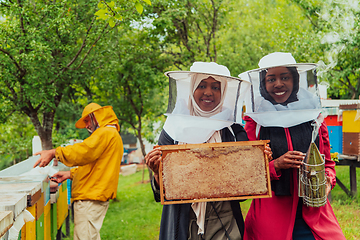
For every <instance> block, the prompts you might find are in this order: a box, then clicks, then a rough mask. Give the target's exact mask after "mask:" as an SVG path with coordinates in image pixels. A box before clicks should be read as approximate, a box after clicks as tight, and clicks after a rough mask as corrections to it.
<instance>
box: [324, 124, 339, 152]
mask: <svg viewBox="0 0 360 240" xmlns="http://www.w3.org/2000/svg"><path fill="white" fill-rule="evenodd" d="M327 128H328V131H329V139H330V146H331V148H330V152H332V153H335V152H337V153H342V150H343V132H342V126H329V125H328V126H327Z"/></svg>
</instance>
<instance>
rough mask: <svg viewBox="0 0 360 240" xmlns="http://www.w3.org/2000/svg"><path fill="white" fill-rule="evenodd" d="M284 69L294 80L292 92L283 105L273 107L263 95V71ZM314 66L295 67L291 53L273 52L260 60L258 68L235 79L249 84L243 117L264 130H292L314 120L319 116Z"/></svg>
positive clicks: (273, 103)
mask: <svg viewBox="0 0 360 240" xmlns="http://www.w3.org/2000/svg"><path fill="white" fill-rule="evenodd" d="M280 66H284V67H287V68H288V69H289V70H290V72H291V73H292V75H293V78H294V88H293V92H292V93H291V95H290V97H289V98H288V100H287V101H285V102H284V103H282V104H280V103H279V104H278V103H276V102H275V101H274V100H273V99H272V98H271V96H269V94H268V93H267V91H266V88H265V74H266V71H267V69H269V68H274V67H280ZM315 68H316V64H312V63H296V61H295V59H294V58H293V56H292V55H291V53H282V52H275V53H271V54H268V55H266V56H264V57H263V58H262V59H260V62H259V68H258V69H253V70H250V71H247V72H244V73H241V74H240V75H239V77H240V78H241V79H244V80H248V81H249V82H251V83H252V86H251V91H250V94H248V96H247V98H246V100H245V102H246V103H245V104H246V115H248V116H249V117H251V118H252V119H253V120H254V121H255V122H256V123H257V124H259V125H260V126H264V127H285V128H288V127H292V126H296V125H298V124H301V123H304V122H308V121H311V120H314V119H316V118H317V117H318V116H319V114H320V112H321V102H320V94H319V89H318V83H317V78H316V71H315Z"/></svg>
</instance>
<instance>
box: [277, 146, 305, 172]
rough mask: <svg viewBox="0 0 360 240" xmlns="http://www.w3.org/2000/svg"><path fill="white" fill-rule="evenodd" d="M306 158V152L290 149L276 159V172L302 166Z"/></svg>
mask: <svg viewBox="0 0 360 240" xmlns="http://www.w3.org/2000/svg"><path fill="white" fill-rule="evenodd" d="M304 159H305V154H304V153H302V152H299V151H288V152H287V153H285V154H284V155H282V156H280V157H279V158H277V159H275V160H274V167H275V170H276V172H278V171H280V170H281V169H289V168H300V166H301V165H302V164H303V160H304Z"/></svg>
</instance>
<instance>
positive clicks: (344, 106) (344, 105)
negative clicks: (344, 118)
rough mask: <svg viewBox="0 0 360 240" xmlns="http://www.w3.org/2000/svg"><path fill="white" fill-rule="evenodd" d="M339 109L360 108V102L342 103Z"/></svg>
mask: <svg viewBox="0 0 360 240" xmlns="http://www.w3.org/2000/svg"><path fill="white" fill-rule="evenodd" d="M339 109H343V110H350V109H351V110H353V109H360V103H353V104H340V105H339Z"/></svg>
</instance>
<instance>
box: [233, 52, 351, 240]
mask: <svg viewBox="0 0 360 240" xmlns="http://www.w3.org/2000/svg"><path fill="white" fill-rule="evenodd" d="M315 69H316V64H311V63H296V61H295V59H294V57H293V56H292V55H291V53H283V52H275V53H271V54H268V55H266V56H264V57H263V58H262V59H261V60H260V62H259V68H258V69H254V70H250V71H247V72H244V73H242V74H240V75H239V77H240V78H242V79H246V80H248V81H250V82H251V83H252V84H253V88H252V89H251V90H252V91H251V94H250V95H248V98H247V101H246V102H247V103H248V105H247V113H246V115H247V116H245V120H246V124H245V130H246V132H247V134H248V137H249V140H257V139H269V140H270V147H271V150H272V152H273V156H272V157H273V160H272V161H270V163H269V170H270V179H271V189H272V197H271V198H267V199H253V201H252V204H251V207H250V209H249V212H248V214H247V216H246V219H245V234H244V239H245V240H250V239H252V240H254V239H267V240H272V239H273V240H277V239H289V240H290V239H294V240H296V239H345V237H344V235H343V233H342V231H341V229H340V226H339V224H338V222H337V220H336V217H335V214H334V212H333V210H332V208H331V205H330V202H329V201H327V202H326V204H325V205H324V206H322V207H309V206H306V205H305V204H303V200H302V198H301V197H300V198H299V196H298V169H299V168H300V166H301V165H302V164H303V160H304V158H305V152H306V151H307V150H308V148H309V146H310V143H311V142H312V139H315V140H314V142H315V143H316V145H317V146H318V148H319V150H320V152H321V153H322V154H324V155H325V172H326V174H327V180H328V181H327V182H326V187H327V189H328V191H327V194H328V193H329V192H330V190H331V188H333V187H334V186H335V169H334V167H335V162H334V161H332V160H331V158H330V142H329V135H328V131H327V127H326V125H325V123H322V124H321V114H320V113H321V102H320V97H319V94H318V84H317V78H316V71H315ZM314 124H315V125H317V124H318V125H320V126H319V130H318V135H317V137H316V138H315V137H313V132H314V131H313V130H314V129H313V126H314Z"/></svg>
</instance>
